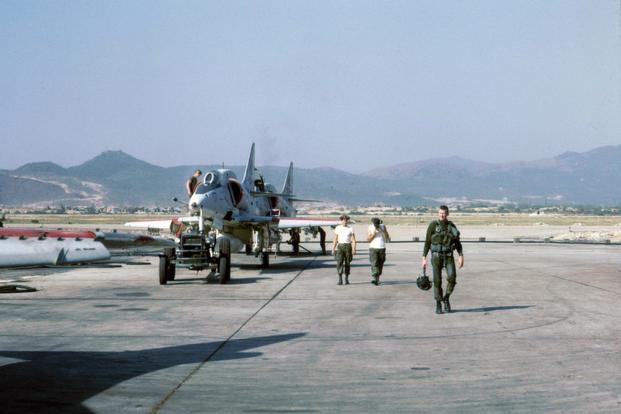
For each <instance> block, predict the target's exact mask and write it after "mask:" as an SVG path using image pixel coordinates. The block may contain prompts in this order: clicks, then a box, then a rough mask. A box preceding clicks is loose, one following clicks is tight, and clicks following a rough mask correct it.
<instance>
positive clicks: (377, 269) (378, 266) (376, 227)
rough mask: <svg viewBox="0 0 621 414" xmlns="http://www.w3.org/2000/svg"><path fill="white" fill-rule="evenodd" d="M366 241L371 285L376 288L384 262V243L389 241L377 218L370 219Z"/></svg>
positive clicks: (382, 225)
mask: <svg viewBox="0 0 621 414" xmlns="http://www.w3.org/2000/svg"><path fill="white" fill-rule="evenodd" d="M367 241H368V242H369V260H370V261H371V277H372V278H373V280H372V281H371V283H373V284H374V285H375V286H378V285H379V277H380V276H381V274H382V270H383V269H384V262H385V261H386V243H387V242H389V241H390V235H389V234H388V230H386V226H385V225H384V224H383V223H382V220H380V219H379V218H377V217H373V218H372V219H371V225H370V226H369V231H368V232H367Z"/></svg>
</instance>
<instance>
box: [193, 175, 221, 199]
mask: <svg viewBox="0 0 621 414" xmlns="http://www.w3.org/2000/svg"><path fill="white" fill-rule="evenodd" d="M218 187H220V177H219V174H218V172H217V171H209V172H208V173H206V174H205V178H204V179H203V182H202V184H200V185H199V186H198V188H197V189H196V192H197V193H198V194H204V193H206V192H208V191H211V190H213V189H215V188H218Z"/></svg>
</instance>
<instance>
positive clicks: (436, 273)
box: [423, 220, 463, 301]
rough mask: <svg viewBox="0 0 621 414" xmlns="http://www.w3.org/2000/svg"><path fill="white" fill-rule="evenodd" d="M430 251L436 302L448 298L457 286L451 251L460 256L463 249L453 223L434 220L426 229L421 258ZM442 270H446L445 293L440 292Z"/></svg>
mask: <svg viewBox="0 0 621 414" xmlns="http://www.w3.org/2000/svg"><path fill="white" fill-rule="evenodd" d="M429 250H431V265H432V267H433V288H434V291H433V292H434V297H435V299H436V301H441V300H442V299H444V298H445V297H449V296H450V295H451V293H453V290H454V289H455V285H456V284H457V272H456V270H455V259H454V258H453V251H454V250H457V253H458V254H459V255H460V256H462V255H463V248H462V245H461V241H460V240H459V230H457V227H456V226H455V224H453V222H451V221H449V220H445V221H444V222H442V221H440V220H434V221H432V222H431V223H430V224H429V227H428V228H427V236H426V237H425V247H424V248H423V256H427V253H429ZM442 268H444V269H446V292H445V293H444V294H443V292H442Z"/></svg>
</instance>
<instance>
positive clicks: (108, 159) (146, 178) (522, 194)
mask: <svg viewBox="0 0 621 414" xmlns="http://www.w3.org/2000/svg"><path fill="white" fill-rule="evenodd" d="M197 167H198V168H201V169H202V170H203V171H206V170H209V169H215V168H218V167H219V166H215V165H206V166H205V165H201V166H195V165H183V166H177V167H160V166H157V165H153V164H150V163H147V162H145V161H141V160H139V159H137V158H135V157H132V156H131V155H128V154H126V153H124V152H122V151H106V152H103V153H102V154H100V155H98V156H96V157H95V158H93V159H91V160H89V161H86V162H84V163H83V164H80V165H77V166H74V167H69V168H64V167H62V166H60V165H58V164H55V163H53V162H34V163H29V164H25V165H23V166H21V167H19V168H16V169H14V170H0V205H4V206H21V205H39V206H44V205H59V204H64V205H71V206H76V205H82V206H84V205H94V206H103V205H108V206H145V207H150V206H151V207H152V206H161V207H163V206H170V205H171V198H172V197H174V196H178V197H180V198H182V197H183V196H184V193H185V191H184V183H185V180H186V179H187V178H188V177H189V176H190V175H191V174H192V172H193V171H194V169H195V168H197ZM229 168H230V169H232V170H233V171H234V172H235V173H236V174H237V176H238V177H239V178H240V179H241V177H242V175H243V170H244V166H241V165H240V166H232V167H229ZM259 170H260V171H261V172H262V173H263V176H264V177H265V180H266V181H267V182H272V183H274V184H275V186H276V188H280V187H281V186H282V182H283V180H284V177H285V175H286V171H287V167H278V166H265V167H260V168H259ZM294 189H295V193H296V195H297V196H298V197H302V198H313V199H321V200H325V201H327V202H333V203H338V204H344V205H349V206H353V205H369V204H378V203H382V204H387V205H394V206H414V205H425V204H436V203H437V202H438V201H447V202H449V203H451V202H453V203H455V202H459V203H467V202H473V201H475V202H481V201H487V202H490V203H506V202H510V203H524V204H537V205H543V204H563V205H572V204H581V205H621V145H617V146H606V147H599V148H595V149H593V150H591V151H588V152H584V153H576V152H566V153H564V154H561V155H558V156H556V157H553V158H549V159H541V160H536V161H523V162H511V163H487V162H480V161H473V160H468V159H463V158H460V157H447V158H435V159H429V160H424V161H417V162H411V163H402V164H397V165H393V166H389V167H384V168H377V169H374V170H371V171H368V172H365V173H362V174H352V173H348V172H345V171H340V170H337V169H335V168H331V167H324V168H310V169H302V168H296V169H295V170H294Z"/></svg>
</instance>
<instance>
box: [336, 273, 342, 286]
mask: <svg viewBox="0 0 621 414" xmlns="http://www.w3.org/2000/svg"><path fill="white" fill-rule="evenodd" d="M342 284H343V275H339V283H337V285H342Z"/></svg>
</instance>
